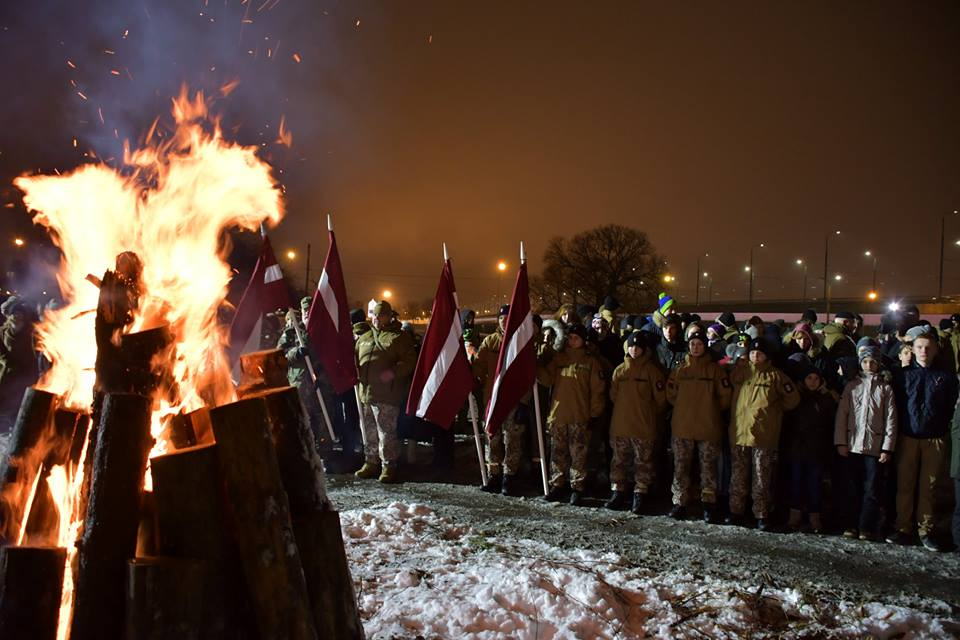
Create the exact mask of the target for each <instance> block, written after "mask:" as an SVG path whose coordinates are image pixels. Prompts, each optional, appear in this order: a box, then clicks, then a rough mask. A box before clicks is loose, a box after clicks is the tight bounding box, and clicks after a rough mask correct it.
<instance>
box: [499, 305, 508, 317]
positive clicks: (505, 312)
mask: <svg viewBox="0 0 960 640" xmlns="http://www.w3.org/2000/svg"><path fill="white" fill-rule="evenodd" d="M509 313H510V305H508V304H505V305H503V306H502V307H500V313H498V314H497V317H500V316H505V315H509Z"/></svg>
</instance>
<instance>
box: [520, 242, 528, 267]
mask: <svg viewBox="0 0 960 640" xmlns="http://www.w3.org/2000/svg"><path fill="white" fill-rule="evenodd" d="M526 263H527V251H526V249H524V248H523V240H521V241H520V264H526Z"/></svg>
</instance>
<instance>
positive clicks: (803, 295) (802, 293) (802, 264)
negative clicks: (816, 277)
mask: <svg viewBox="0 0 960 640" xmlns="http://www.w3.org/2000/svg"><path fill="white" fill-rule="evenodd" d="M797 266H798V267H803V289H801V290H800V304H803V303H804V302H806V301H807V263H806V262H804V261H803V259H802V258H797Z"/></svg>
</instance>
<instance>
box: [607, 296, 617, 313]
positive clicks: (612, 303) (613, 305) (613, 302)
mask: <svg viewBox="0 0 960 640" xmlns="http://www.w3.org/2000/svg"><path fill="white" fill-rule="evenodd" d="M603 308H604V309H609V310H610V311H616V310H617V309H619V308H620V301H619V300H617V299H616V298H614V297H613V296H607V297H606V298H604V299H603Z"/></svg>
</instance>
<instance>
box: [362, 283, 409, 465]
mask: <svg viewBox="0 0 960 640" xmlns="http://www.w3.org/2000/svg"><path fill="white" fill-rule="evenodd" d="M356 354H357V371H358V372H359V374H360V382H359V385H360V402H361V407H362V411H363V431H364V434H365V436H366V438H365V439H366V444H365V446H364V457H365V459H366V461H365V462H364V463H363V466H362V467H360V469H359V470H358V471H357V472H356V476H357V477H358V478H373V477H375V476H377V475H378V474H379V476H380V482H396V481H397V461H398V459H399V458H400V442H399V440H398V439H397V418H398V416H399V415H400V407H401V406H402V404H403V401H404V400H405V399H406V391H407V385H408V383H409V378H410V376H411V375H413V370H414V367H416V364H417V354H416V352H415V351H414V348H413V341H412V340H411V338H410V334H409V333H407V332H406V331H401V330H400V325H399V323H396V322H393V309H392V308H391V307H390V303H389V302H387V301H386V300H381V301H380V302H378V303H377V304H376V305H375V306H374V307H373V310H372V317H371V321H370V330H369V331H368V332H366V333H364V334H363V335H361V336H360V337H359V338H358V339H357V343H356Z"/></svg>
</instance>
